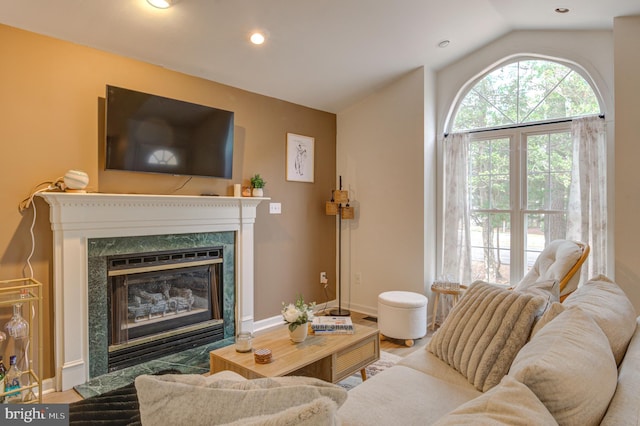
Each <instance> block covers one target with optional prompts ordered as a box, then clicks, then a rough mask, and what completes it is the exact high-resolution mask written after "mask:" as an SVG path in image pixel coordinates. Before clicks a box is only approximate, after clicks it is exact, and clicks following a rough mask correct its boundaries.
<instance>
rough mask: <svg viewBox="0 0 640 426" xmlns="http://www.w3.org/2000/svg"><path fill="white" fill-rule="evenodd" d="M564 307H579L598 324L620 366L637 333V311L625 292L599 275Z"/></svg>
mask: <svg viewBox="0 0 640 426" xmlns="http://www.w3.org/2000/svg"><path fill="white" fill-rule="evenodd" d="M563 305H564V306H565V308H569V307H572V306H577V307H579V308H580V309H582V310H583V311H584V312H586V313H588V314H589V315H590V316H591V317H592V318H593V319H594V320H595V321H596V323H597V324H598V325H599V326H600V328H601V329H602V331H604V334H605V335H606V336H607V339H608V340H609V344H610V345H611V350H612V351H613V355H614V357H615V358H616V364H617V365H620V361H622V358H623V357H624V353H625V351H626V349H627V345H628V344H629V340H631V336H632V335H633V332H634V331H635V329H636V310H635V308H634V307H633V304H632V303H631V301H630V300H629V298H628V297H627V295H626V294H625V293H624V291H622V289H621V288H620V287H619V286H618V285H617V284H616V283H614V282H613V281H612V280H610V279H609V278H607V277H605V276H604V275H598V276H596V277H593V278H591V279H590V280H589V281H588V282H586V283H584V284H583V285H582V286H580V287H579V288H578V290H576V291H575V292H574V293H573V294H571V295H570V296H569V297H567V298H566V300H565V301H564V302H563Z"/></svg>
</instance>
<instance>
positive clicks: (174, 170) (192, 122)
mask: <svg viewBox="0 0 640 426" xmlns="http://www.w3.org/2000/svg"><path fill="white" fill-rule="evenodd" d="M106 104H107V106H106V167H105V168H106V169H107V170H127V171H133V172H149V173H168V174H172V175H186V176H206V177H217V178H224V179H231V172H232V165H233V118H234V113H233V112H231V111H225V110H221V109H217V108H212V107H208V106H204V105H197V104H193V103H189V102H184V101H180V100H176V99H169V98H165V97H162V96H156V95H151V94H148V93H142V92H137V91H134V90H129V89H123V88H120V87H115V86H107V94H106Z"/></svg>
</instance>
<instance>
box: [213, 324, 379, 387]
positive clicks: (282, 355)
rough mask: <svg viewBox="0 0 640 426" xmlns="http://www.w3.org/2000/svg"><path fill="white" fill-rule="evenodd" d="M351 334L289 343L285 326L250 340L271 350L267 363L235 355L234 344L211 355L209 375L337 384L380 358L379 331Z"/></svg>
mask: <svg viewBox="0 0 640 426" xmlns="http://www.w3.org/2000/svg"><path fill="white" fill-rule="evenodd" d="M354 328H355V333H354V334H342V335H309V337H307V339H306V340H305V341H304V342H302V343H293V342H292V341H291V340H289V334H288V331H287V327H286V326H282V327H277V328H275V329H273V330H271V331H268V332H265V333H263V334H258V335H257V336H256V337H255V338H254V339H253V347H254V348H255V349H261V348H266V349H271V352H272V354H273V360H272V361H271V363H269V364H258V363H256V362H255V360H254V357H253V352H248V353H240V352H236V350H235V347H234V345H230V346H227V347H224V348H220V349H216V350H214V351H211V352H210V372H211V373H212V374H213V373H217V372H219V371H223V370H231V371H234V372H236V373H238V374H240V375H242V376H244V377H246V378H247V379H255V378H260V377H277V376H309V377H316V378H318V379H322V380H325V381H327V382H332V383H337V382H339V381H340V380H343V379H344V378H346V377H348V376H350V375H352V374H353V373H355V372H357V371H360V372H361V373H362V374H363V379H364V378H366V375H365V373H364V369H365V367H366V366H367V365H369V364H372V363H373V362H375V361H377V360H378V359H380V338H379V335H378V330H377V329H375V328H371V327H366V326H364V325H359V324H356V325H354Z"/></svg>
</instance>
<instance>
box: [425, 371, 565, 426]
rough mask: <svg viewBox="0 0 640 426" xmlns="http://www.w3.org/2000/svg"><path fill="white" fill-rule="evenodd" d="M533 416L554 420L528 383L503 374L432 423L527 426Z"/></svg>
mask: <svg viewBox="0 0 640 426" xmlns="http://www.w3.org/2000/svg"><path fill="white" fill-rule="evenodd" d="M534 419H535V424H536V425H537V426H546V425H549V426H551V425H557V424H558V423H557V422H556V421H555V419H554V418H553V416H552V415H551V413H549V410H547V408H546V407H545V406H544V404H542V402H540V400H539V399H538V397H536V395H535V394H534V393H533V392H531V390H530V389H529V388H528V387H526V386H525V385H523V384H522V383H520V382H518V381H517V380H516V379H514V378H513V377H509V376H505V377H504V378H503V379H502V380H501V381H500V383H499V384H498V386H495V387H494V388H492V389H491V390H489V391H488V392H485V393H483V394H482V395H480V396H479V397H477V398H475V399H472V400H471V401H469V402H466V403H464V404H462V405H461V406H459V407H458V408H456V409H455V410H453V411H452V412H451V413H449V414H447V415H446V416H444V417H442V418H441V419H439V420H438V421H437V422H436V423H434V426H460V425H473V426H475V425H479V426H480V425H487V426H499V425H505V426H529V425H531V424H532V423H534Z"/></svg>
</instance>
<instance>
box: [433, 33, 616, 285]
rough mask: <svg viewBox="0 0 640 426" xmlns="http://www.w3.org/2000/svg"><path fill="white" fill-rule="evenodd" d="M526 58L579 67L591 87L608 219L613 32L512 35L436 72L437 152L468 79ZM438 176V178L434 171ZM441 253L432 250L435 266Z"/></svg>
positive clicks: (611, 187)
mask: <svg viewBox="0 0 640 426" xmlns="http://www.w3.org/2000/svg"><path fill="white" fill-rule="evenodd" d="M516 55H518V56H520V55H532V56H536V57H546V58H549V59H554V58H555V59H562V60H564V61H568V62H572V63H574V64H576V65H578V66H579V67H581V68H582V70H583V72H584V74H586V75H585V77H586V78H587V79H589V80H591V81H592V82H593V83H594V84H595V85H596V87H597V90H598V91H599V95H600V98H601V101H602V103H603V110H604V112H605V114H606V123H607V137H608V143H609V154H608V165H609V167H608V170H609V176H608V190H609V194H608V196H609V206H610V207H609V212H608V214H609V217H610V218H613V217H614V214H615V211H614V207H613V206H614V203H613V200H614V197H613V190H614V172H613V171H614V169H615V167H614V155H613V146H614V103H613V86H614V84H613V82H614V75H613V33H612V32H611V31H515V32H512V33H509V34H507V35H506V36H504V37H501V38H500V39H498V40H496V41H494V42H493V43H490V44H488V45H487V46H485V47H483V48H481V49H479V50H477V51H475V52H473V53H472V54H470V55H468V56H466V57H464V58H463V59H461V60H459V61H457V62H455V63H453V64H451V65H449V66H447V67H445V68H442V69H440V70H438V72H437V75H436V82H437V91H438V92H437V140H438V149H439V150H440V151H441V149H442V148H441V146H442V140H443V137H444V136H443V135H444V133H445V132H447V131H449V116H450V114H451V113H452V111H451V109H452V106H453V105H454V104H455V103H456V102H457V100H458V98H459V97H460V96H464V93H462V94H461V93H460V91H461V89H462V88H463V87H465V85H467V83H469V82H470V81H473V80H475V79H476V78H477V77H478V76H480V75H481V74H484V73H485V72H486V71H488V70H489V69H491V68H493V67H494V66H495V65H497V64H498V63H501V62H504V61H505V60H507V59H508V58H510V57H513V56H516ZM438 176H439V177H441V176H442V170H441V169H440V168H439V170H438ZM441 205H442V194H441V190H440V194H439V195H438V224H441V223H442V215H441V213H440V212H441ZM613 228H614V226H613V220H610V221H609V243H610V247H611V248H610V250H609V253H608V257H609V270H608V271H607V275H609V276H610V277H612V278H613V277H614V270H613V261H614V259H613V253H614V252H613V237H614V229H613ZM441 232H442V230H441V226H438V236H439V237H440V238H438V247H441V244H442V238H441ZM441 256H442V250H438V256H437V262H438V263H437V264H438V265H440V262H441Z"/></svg>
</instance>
